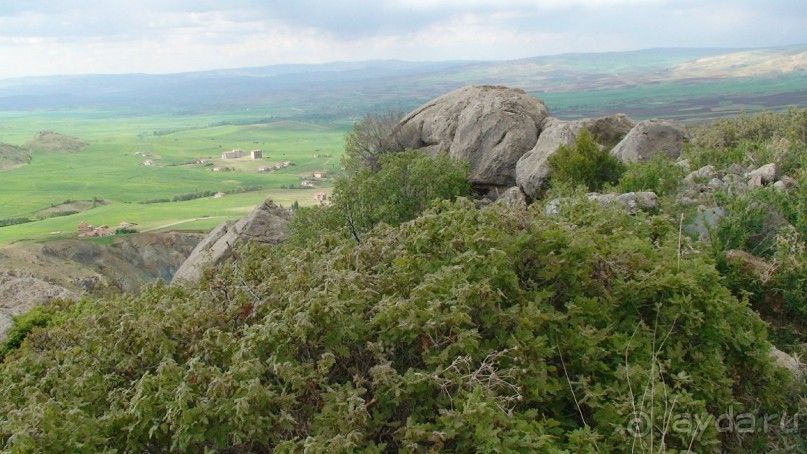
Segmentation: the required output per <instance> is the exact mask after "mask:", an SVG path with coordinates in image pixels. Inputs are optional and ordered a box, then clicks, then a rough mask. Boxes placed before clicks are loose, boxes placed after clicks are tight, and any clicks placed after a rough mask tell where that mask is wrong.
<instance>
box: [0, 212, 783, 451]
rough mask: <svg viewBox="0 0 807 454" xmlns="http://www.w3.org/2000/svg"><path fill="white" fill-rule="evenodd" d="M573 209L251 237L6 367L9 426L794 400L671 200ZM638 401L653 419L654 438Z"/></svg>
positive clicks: (579, 419) (331, 442)
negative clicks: (655, 209)
mask: <svg viewBox="0 0 807 454" xmlns="http://www.w3.org/2000/svg"><path fill="white" fill-rule="evenodd" d="M565 213H566V214H565V217H558V216H556V217H547V216H546V215H544V214H543V211H542V210H541V209H540V207H537V206H536V207H535V208H534V209H531V210H529V211H514V210H510V209H507V208H503V207H498V206H493V207H488V208H484V209H482V210H477V209H476V208H475V207H474V206H473V204H472V203H471V202H469V201H464V200H463V201H458V202H457V203H448V202H443V203H441V204H439V205H438V206H436V207H435V208H433V209H432V210H430V211H427V212H426V213H424V214H423V215H422V216H420V217H418V218H417V219H415V220H414V221H411V222H407V223H404V224H402V225H400V226H399V227H391V226H386V225H382V226H379V227H377V228H376V229H373V230H372V231H370V232H368V233H367V234H365V235H364V237H363V239H362V242H361V243H356V242H355V241H353V240H351V239H349V238H345V237H344V236H340V235H335V234H324V235H322V236H321V237H320V238H319V239H318V240H316V241H315V242H313V243H310V244H309V245H308V246H307V247H300V246H297V245H294V244H292V243H287V244H285V245H284V246H282V247H275V248H260V247H257V246H252V247H247V248H245V249H242V250H241V252H240V253H239V254H238V257H237V259H236V260H234V261H232V262H230V263H228V264H227V265H226V266H225V267H224V268H223V269H222V270H220V271H219V272H217V273H209V274H208V275H207V276H206V278H205V279H204V280H203V282H202V286H201V288H200V289H185V288H180V287H166V286H163V285H156V286H153V287H151V288H148V289H146V290H145V291H144V292H143V293H142V294H141V295H140V296H137V297H130V298H127V299H122V300H117V301H109V302H100V303H98V304H97V307H96V308H95V309H94V311H93V312H92V313H90V314H85V315H77V316H75V317H73V318H71V319H68V320H66V321H64V322H63V323H62V324H60V325H59V326H54V327H51V328H50V329H48V330H47V331H44V332H34V333H32V334H31V335H30V336H29V338H28V339H27V341H26V342H25V344H24V345H23V347H22V348H21V349H20V350H18V351H17V352H16V353H14V354H13V355H12V356H11V358H9V360H7V362H6V363H5V364H4V365H3V366H2V368H1V369H0V414H2V415H4V418H2V421H0V440H2V442H3V443H4V444H5V445H6V447H7V448H8V449H12V450H17V451H31V450H36V451H53V450H85V451H104V450H110V449H114V450H117V451H138V452H141V451H155V450H164V449H170V450H173V451H177V452H202V451H216V450H225V449H227V450H229V451H231V452H247V451H249V452H256V451H258V452H268V451H271V450H275V451H279V452H290V451H295V452H296V451H302V450H307V451H312V452H350V451H364V452H381V451H395V450H406V451H426V450H435V449H443V450H450V451H459V452H473V451H486V452H491V451H532V452H550V451H557V450H567V451H574V452H581V451H582V452H588V451H592V450H595V449H596V450H599V451H600V452H616V451H621V450H624V448H625V446H628V445H634V443H635V446H636V447H637V449H642V447H644V449H647V448H648V447H649V444H650V443H651V440H652V442H653V443H654V446H655V447H656V448H658V447H659V446H663V447H664V448H666V449H676V450H687V449H691V450H692V451H694V452H703V451H708V450H715V449H719V447H720V446H721V444H722V446H723V447H724V448H727V447H730V446H734V445H736V444H737V443H740V442H744V443H746V444H747V445H749V446H750V445H751V444H753V442H754V441H755V437H757V435H754V434H751V435H746V436H745V437H746V438H745V439H738V438H736V437H735V435H736V434H734V433H732V434H720V433H718V432H717V430H716V428H715V426H714V425H707V426H706V428H705V429H704V431H703V432H702V433H700V432H698V433H693V432H692V431H691V430H690V431H686V430H684V429H681V428H680V427H681V426H679V425H676V426H672V425H671V421H673V420H675V421H677V419H678V418H682V419H684V418H687V417H689V418H694V417H695V415H697V416H699V417H707V416H711V417H713V418H714V417H717V416H718V415H721V414H723V413H725V412H727V411H733V412H734V414H738V413H741V412H743V411H753V412H757V413H759V414H761V413H762V412H765V411H768V410H770V409H771V408H775V409H776V410H777V411H779V410H781V409H782V408H784V407H782V405H783V404H784V403H783V401H784V399H785V398H786V395H785V394H783V390H785V389H786V388H787V380H786V378H785V376H784V375H782V373H783V372H782V371H778V372H777V371H776V370H774V368H772V366H771V363H770V359H768V356H767V350H768V348H769V344H768V343H767V341H766V340H765V326H764V324H763V323H762V322H761V321H760V320H759V319H758V318H757V317H756V315H755V314H754V313H753V312H752V311H751V310H750V309H749V308H748V307H747V306H746V305H745V304H744V303H743V302H741V301H738V300H737V299H736V298H734V297H733V296H731V294H730V293H729V292H728V291H727V290H726V288H724V287H722V286H721V285H720V283H719V282H720V279H719V277H718V275H717V273H716V271H715V270H714V268H713V266H712V265H711V264H710V262H709V260H708V258H707V257H705V256H703V255H701V254H698V253H694V252H688V251H686V250H683V251H682V250H679V247H678V235H677V229H676V226H675V225H674V223H673V222H670V221H669V220H668V219H666V218H664V217H660V216H657V217H644V216H642V215H639V216H637V217H631V216H628V215H626V214H623V213H621V212H620V211H619V210H606V209H605V208H602V207H600V206H599V205H597V204H587V203H585V202H581V203H580V204H579V205H576V206H572V207H570V208H569V209H568V210H567V211H566V212H565ZM679 258H680V261H679ZM634 412H636V415H638V416H640V417H644V418H648V420H649V421H651V422H652V427H651V428H649V429H648V432H647V433H646V434H643V435H644V436H643V437H640V438H637V439H635V438H633V436H632V435H631V433H632V428H633V426H631V425H630V424H629V423H630V421H632V420H633V419H634V418H633V416H632V415H634ZM687 415H689V416H687ZM690 420H691V419H690ZM712 421H714V419H713V420H712ZM672 427H678V429H676V430H673V429H672ZM640 435H641V434H640ZM743 440H744V441H743Z"/></svg>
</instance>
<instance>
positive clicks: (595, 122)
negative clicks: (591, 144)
mask: <svg viewBox="0 0 807 454" xmlns="http://www.w3.org/2000/svg"><path fill="white" fill-rule="evenodd" d="M579 122H580V123H581V124H582V125H583V127H584V128H586V129H588V131H589V132H590V133H591V135H593V136H594V140H595V141H596V142H597V143H598V144H600V145H602V146H604V147H605V148H613V147H614V146H616V145H617V144H618V143H619V142H621V141H622V139H624V138H625V137H626V136H627V135H628V133H630V132H631V130H632V129H633V128H635V127H636V122H634V121H633V120H631V119H630V118H628V116H627V115H625V114H614V115H608V116H605V117H599V118H587V119H585V120H579Z"/></svg>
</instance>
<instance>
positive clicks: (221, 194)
mask: <svg viewBox="0 0 807 454" xmlns="http://www.w3.org/2000/svg"><path fill="white" fill-rule="evenodd" d="M225 195H227V193H226V192H217V193H216V194H215V195H214V196H213V197H214V198H216V199H220V198H222V197H224V196H225Z"/></svg>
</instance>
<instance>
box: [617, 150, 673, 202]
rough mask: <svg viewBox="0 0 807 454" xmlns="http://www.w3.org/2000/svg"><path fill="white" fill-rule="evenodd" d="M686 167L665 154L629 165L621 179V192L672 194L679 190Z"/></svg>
mask: <svg viewBox="0 0 807 454" xmlns="http://www.w3.org/2000/svg"><path fill="white" fill-rule="evenodd" d="M683 177H684V169H683V168H682V167H681V166H679V165H677V164H676V163H675V162H673V161H672V160H671V159H670V158H668V157H667V156H665V155H658V156H656V157H654V158H653V159H651V160H649V161H639V162H635V163H632V164H630V165H628V166H627V168H626V169H625V172H624V173H623V174H622V176H621V178H620V180H619V191H620V192H636V191H651V192H655V193H656V195H659V196H665V195H672V194H675V193H676V192H677V191H678V187H679V185H680V184H681V179H682V178H683Z"/></svg>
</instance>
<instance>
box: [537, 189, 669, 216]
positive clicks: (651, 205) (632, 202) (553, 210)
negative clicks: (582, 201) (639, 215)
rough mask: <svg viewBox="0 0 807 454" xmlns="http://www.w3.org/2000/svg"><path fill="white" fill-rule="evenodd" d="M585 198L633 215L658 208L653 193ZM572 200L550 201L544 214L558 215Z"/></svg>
mask: <svg viewBox="0 0 807 454" xmlns="http://www.w3.org/2000/svg"><path fill="white" fill-rule="evenodd" d="M586 198H587V199H589V200H593V201H596V202H599V203H600V204H602V205H611V204H616V205H621V206H622V207H623V208H624V209H625V212H626V213H630V214H634V213H636V212H638V211H647V210H655V209H656V208H658V196H657V195H656V193H655V192H648V191H644V192H626V193H624V194H616V193H610V194H599V193H596V192H590V193H588V194H586ZM572 200H573V199H568V198H561V199H554V200H550V201H549V203H547V204H546V208H545V212H546V214H548V215H550V216H555V215H558V214H560V208H561V206H562V205H563V204H564V203H568V202H570V201H572Z"/></svg>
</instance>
